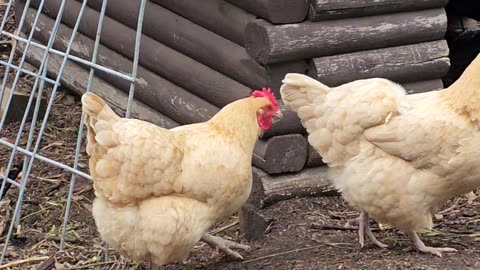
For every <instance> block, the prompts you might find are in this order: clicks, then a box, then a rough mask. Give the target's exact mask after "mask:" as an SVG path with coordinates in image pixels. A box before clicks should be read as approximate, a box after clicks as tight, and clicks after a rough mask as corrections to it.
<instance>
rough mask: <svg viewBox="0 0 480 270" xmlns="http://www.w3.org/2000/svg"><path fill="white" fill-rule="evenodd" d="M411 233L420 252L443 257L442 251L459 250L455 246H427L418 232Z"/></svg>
mask: <svg viewBox="0 0 480 270" xmlns="http://www.w3.org/2000/svg"><path fill="white" fill-rule="evenodd" d="M409 235H410V239H411V240H412V241H413V247H414V248H415V249H416V250H417V251H419V252H423V253H430V254H433V255H435V256H438V257H440V258H441V257H442V252H457V250H456V249H454V248H436V247H428V246H425V244H424V243H423V242H422V240H421V239H420V237H418V234H417V233H416V232H411V233H410V234H409Z"/></svg>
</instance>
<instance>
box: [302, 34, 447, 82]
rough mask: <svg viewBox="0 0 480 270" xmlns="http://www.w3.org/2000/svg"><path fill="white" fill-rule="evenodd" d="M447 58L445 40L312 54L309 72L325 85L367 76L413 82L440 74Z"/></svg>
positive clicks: (444, 70)
mask: <svg viewBox="0 0 480 270" xmlns="http://www.w3.org/2000/svg"><path fill="white" fill-rule="evenodd" d="M449 67H450V60H449V58H448V45H447V42H446V41H445V40H439V41H431V42H424V43H418V44H412V45H404V46H396V47H390V48H382V49H376V50H369V51H360V52H354V53H347V54H339V55H333V56H326V57H320V58H314V59H313V60H312V66H311V68H310V76H312V77H316V78H317V79H318V80H319V81H320V82H322V83H324V84H326V85H328V86H332V87H333V86H338V85H341V84H344V83H347V82H351V81H354V80H358V79H367V78H386V79H390V80H392V81H395V82H414V81H422V80H430V79H436V78H440V77H442V76H443V75H445V74H446V73H447V72H448V68H449Z"/></svg>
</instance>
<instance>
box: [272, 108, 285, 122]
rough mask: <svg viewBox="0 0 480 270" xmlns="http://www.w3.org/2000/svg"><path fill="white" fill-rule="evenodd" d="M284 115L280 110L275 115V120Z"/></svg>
mask: <svg viewBox="0 0 480 270" xmlns="http://www.w3.org/2000/svg"><path fill="white" fill-rule="evenodd" d="M282 117H283V113H282V111H280V110H278V111H277V112H276V113H275V114H274V115H273V122H274V123H275V122H278V121H280V119H281V118H282Z"/></svg>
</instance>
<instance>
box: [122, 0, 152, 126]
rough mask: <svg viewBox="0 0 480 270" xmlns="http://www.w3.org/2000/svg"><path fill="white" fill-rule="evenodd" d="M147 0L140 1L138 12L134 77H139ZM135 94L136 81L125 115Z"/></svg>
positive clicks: (130, 93) (130, 108)
mask: <svg viewBox="0 0 480 270" xmlns="http://www.w3.org/2000/svg"><path fill="white" fill-rule="evenodd" d="M146 2H147V1H146V0H142V2H141V3H140V11H139V13H138V23H137V33H136V36H135V54H134V56H133V68H132V77H133V78H136V77H137V70H138V59H139V58H140V41H141V39H142V27H143V17H144V14H145V4H146ZM134 94H135V82H132V83H131V84H130V91H129V93H128V102H127V111H126V113H125V117H127V118H129V117H130V112H131V110H132V101H133V96H134Z"/></svg>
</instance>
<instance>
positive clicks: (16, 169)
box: [0, 161, 23, 198]
mask: <svg viewBox="0 0 480 270" xmlns="http://www.w3.org/2000/svg"><path fill="white" fill-rule="evenodd" d="M22 170H23V161H22V162H20V163H19V164H17V165H13V167H12V169H11V170H10V172H9V173H8V178H10V179H11V180H17V178H18V176H19V175H20V173H21V172H22ZM0 179H2V180H3V177H2V178H0ZM11 186H12V184H11V183H10V182H7V183H5V188H4V189H3V193H2V198H3V196H5V194H7V191H8V190H9V189H10V187H11ZM0 187H1V181H0Z"/></svg>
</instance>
